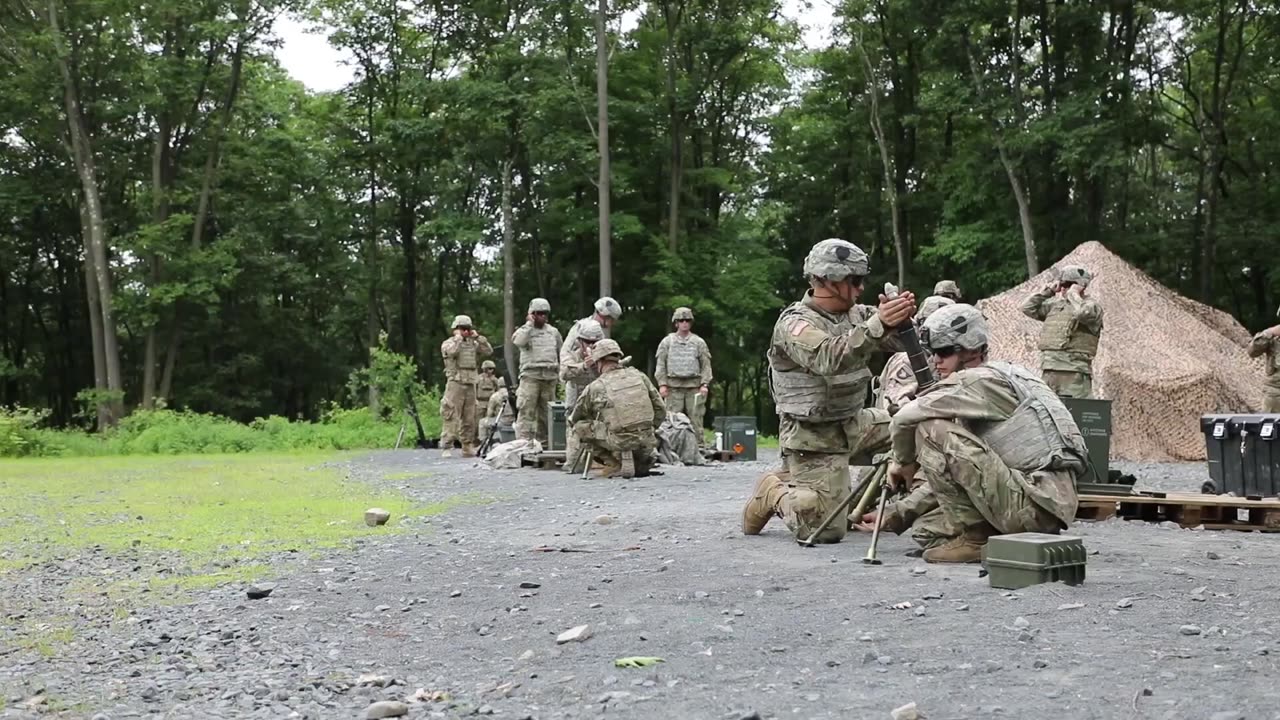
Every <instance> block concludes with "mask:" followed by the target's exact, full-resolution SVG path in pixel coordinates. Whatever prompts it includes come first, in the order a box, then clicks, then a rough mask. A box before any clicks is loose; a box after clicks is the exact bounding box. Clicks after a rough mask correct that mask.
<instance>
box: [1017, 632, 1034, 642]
mask: <svg viewBox="0 0 1280 720" xmlns="http://www.w3.org/2000/svg"><path fill="white" fill-rule="evenodd" d="M1033 639H1035V635H1032V634H1031V633H1029V632H1027V631H1026V630H1023V631H1022V632H1020V633H1018V642H1031V641H1032V640H1033Z"/></svg>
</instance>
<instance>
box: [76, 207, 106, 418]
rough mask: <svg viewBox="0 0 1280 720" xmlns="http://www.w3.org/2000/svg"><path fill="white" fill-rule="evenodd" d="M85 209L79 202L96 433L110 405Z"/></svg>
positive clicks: (104, 350) (96, 281)
mask: <svg viewBox="0 0 1280 720" xmlns="http://www.w3.org/2000/svg"><path fill="white" fill-rule="evenodd" d="M88 212H89V211H88V209H87V208H86V207H85V204H84V203H80V232H81V235H82V236H83V239H84V289H85V298H86V299H87V300H88V304H89V338H90V341H91V342H92V343H93V389H94V390H96V391H97V392H98V393H99V399H98V403H97V405H98V424H97V429H98V430H104V429H106V428H107V427H110V426H111V405H110V403H107V402H104V401H103V398H104V397H105V393H106V392H107V391H108V390H109V387H108V385H107V355H106V347H105V345H104V344H103V333H102V308H101V302H100V297H101V296H100V295H99V294H98V277H97V272H96V271H95V270H94V266H93V249H92V245H93V242H92V240H91V239H90V237H89V225H90V223H89V218H88Z"/></svg>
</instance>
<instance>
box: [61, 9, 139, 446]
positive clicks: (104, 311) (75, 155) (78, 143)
mask: <svg viewBox="0 0 1280 720" xmlns="http://www.w3.org/2000/svg"><path fill="white" fill-rule="evenodd" d="M48 11H49V28H50V30H52V35H53V42H54V46H55V49H56V52H57V56H58V59H57V62H58V70H59V71H60V73H61V75H62V86H63V87H62V90H63V92H62V99H63V103H64V105H65V107H66V113H67V130H68V134H69V136H70V140H71V153H72V159H73V161H74V163H75V167H76V174H77V175H78V176H79V178H80V186H81V190H82V194H83V200H84V206H83V207H84V209H83V211H82V213H81V216H80V217H81V223H82V225H83V224H86V223H87V231H86V232H85V233H84V234H85V235H86V236H87V238H88V242H89V247H88V257H87V258H86V262H87V263H88V265H89V267H88V268H87V269H89V270H91V271H92V274H93V277H94V281H95V283H96V285H97V291H98V313H99V315H100V316H101V319H102V352H103V367H104V370H105V374H106V379H107V390H108V392H110V393H111V397H110V398H109V399H108V401H107V418H106V423H105V424H106V425H107V426H110V425H114V424H115V423H116V422H117V421H118V420H119V419H120V418H121V417H122V416H123V415H124V382H123V380H122V378H121V375H120V346H119V340H118V338H117V337H116V324H115V314H114V312H113V310H112V301H111V266H110V260H109V259H108V257H107V230H106V220H105V218H104V217H103V212H102V195H101V193H100V191H99V189H98V170H97V165H96V163H95V162H94V159H93V148H92V147H90V138H89V132H88V129H87V128H86V127H85V123H84V114H83V111H82V108H81V106H80V95H79V91H78V89H77V84H76V81H75V78H74V77H73V76H72V73H71V65H70V61H69V57H70V53H69V51H68V48H67V47H66V46H65V45H64V44H63V43H64V38H63V36H62V30H61V28H60V27H59V26H58V7H57V3H56V0H48ZM83 229H84V228H82V230H83Z"/></svg>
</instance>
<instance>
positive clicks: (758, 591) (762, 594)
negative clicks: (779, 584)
mask: <svg viewBox="0 0 1280 720" xmlns="http://www.w3.org/2000/svg"><path fill="white" fill-rule="evenodd" d="M756 597H758V598H762V597H764V591H763V590H757V591H756Z"/></svg>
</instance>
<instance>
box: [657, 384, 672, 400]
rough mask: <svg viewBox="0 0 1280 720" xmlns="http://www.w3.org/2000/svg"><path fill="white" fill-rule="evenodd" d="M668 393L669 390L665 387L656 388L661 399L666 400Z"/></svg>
mask: <svg viewBox="0 0 1280 720" xmlns="http://www.w3.org/2000/svg"><path fill="white" fill-rule="evenodd" d="M669 392H671V388H669V387H667V386H666V385H659V386H658V394H659V395H661V396H662V397H663V398H666V397H667V393H669Z"/></svg>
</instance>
